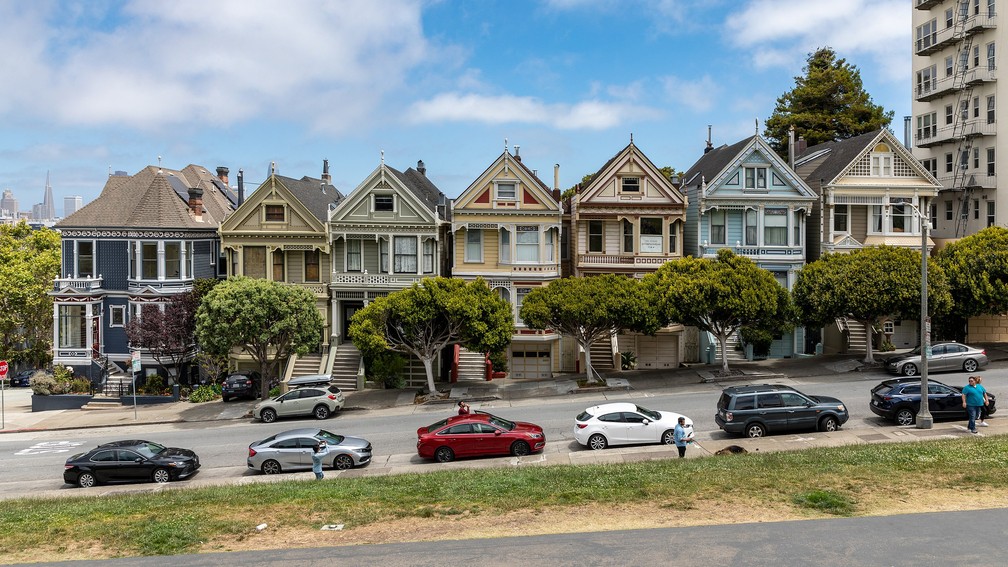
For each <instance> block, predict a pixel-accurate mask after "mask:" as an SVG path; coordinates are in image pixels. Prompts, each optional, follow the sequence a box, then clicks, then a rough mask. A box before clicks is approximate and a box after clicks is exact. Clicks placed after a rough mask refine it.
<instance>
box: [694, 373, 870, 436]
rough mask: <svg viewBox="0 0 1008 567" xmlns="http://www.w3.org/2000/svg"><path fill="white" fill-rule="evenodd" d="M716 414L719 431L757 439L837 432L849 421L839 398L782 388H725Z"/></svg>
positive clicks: (763, 385) (756, 386)
mask: <svg viewBox="0 0 1008 567" xmlns="http://www.w3.org/2000/svg"><path fill="white" fill-rule="evenodd" d="M717 410H718V411H717V415H715V416H714V421H716V422H717V424H718V427H720V428H721V429H723V430H725V431H726V432H728V433H735V434H743V435H745V436H746V437H754V438H755V437H763V436H764V435H766V434H767V433H779V432H783V431H794V430H810V429H811V430H815V429H818V430H819V431H836V430H837V429H839V428H840V426H841V425H843V424H844V423H846V421H847V419H848V418H849V417H850V415H849V414H848V413H847V408H846V407H844V404H843V402H841V401H840V400H838V399H836V398H829V397H826V396H809V395H806V394H803V393H801V392H799V391H798V390H795V389H794V388H792V387H790V386H783V385H780V384H759V385H749V386H732V387H730V388H725V389H724V390H723V391H722V392H721V399H719V400H718V404H717Z"/></svg>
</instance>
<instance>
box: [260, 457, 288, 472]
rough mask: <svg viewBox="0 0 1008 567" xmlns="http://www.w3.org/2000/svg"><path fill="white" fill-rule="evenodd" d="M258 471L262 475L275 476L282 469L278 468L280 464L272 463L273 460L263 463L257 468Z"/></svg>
mask: <svg viewBox="0 0 1008 567" xmlns="http://www.w3.org/2000/svg"><path fill="white" fill-rule="evenodd" d="M259 470H261V471H262V472H263V474H277V473H280V472H283V469H282V468H280V463H278V462H276V461H274V460H273V459H270V460H268V461H266V462H265V463H263V464H262V466H261V467H259Z"/></svg>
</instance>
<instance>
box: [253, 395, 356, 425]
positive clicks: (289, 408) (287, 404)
mask: <svg viewBox="0 0 1008 567" xmlns="http://www.w3.org/2000/svg"><path fill="white" fill-rule="evenodd" d="M344 401H345V398H344V397H343V392H341V391H340V389H339V388H338V387H337V386H329V387H328V388H315V387H305V388H297V389H296V390H291V391H289V392H287V393H286V394H280V395H279V396H277V397H275V398H273V399H269V400H264V401H261V402H259V403H258V404H256V405H255V407H254V408H252V417H254V418H256V419H261V420H262V421H263V422H265V423H272V422H274V421H276V419H277V418H278V417H294V416H307V415H311V416H314V417H315V419H327V418H328V417H329V416H330V415H332V414H334V413H336V412H338V411H339V410H341V409H343V403H344Z"/></svg>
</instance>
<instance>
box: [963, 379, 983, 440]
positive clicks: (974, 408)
mask: <svg viewBox="0 0 1008 567" xmlns="http://www.w3.org/2000/svg"><path fill="white" fill-rule="evenodd" d="M982 387H983V386H981V387H980V388H982ZM980 388H978V387H977V383H976V376H970V377H969V384H967V385H966V386H964V387H963V389H962V400H963V402H962V404H963V407H964V408H966V415H967V416H969V423H968V424H967V427H968V428H969V430H970V433H976V432H977V430H976V420H977V416H979V415H980V408H982V407H983V405H984V398H985V396H984V392H983V390H981V389H980Z"/></svg>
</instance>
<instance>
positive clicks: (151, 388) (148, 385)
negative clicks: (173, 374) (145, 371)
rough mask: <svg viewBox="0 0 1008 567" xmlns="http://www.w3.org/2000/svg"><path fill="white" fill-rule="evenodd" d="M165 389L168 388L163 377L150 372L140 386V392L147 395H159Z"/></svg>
mask: <svg viewBox="0 0 1008 567" xmlns="http://www.w3.org/2000/svg"><path fill="white" fill-rule="evenodd" d="M167 390H168V388H167V387H166V386H165V380H164V377H162V376H161V375H160V374H152V375H150V376H148V377H147V381H146V382H145V383H144V385H143V386H140V393H142V394H147V395H149V396H160V395H162V394H164V393H165V392H166V391H167Z"/></svg>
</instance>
